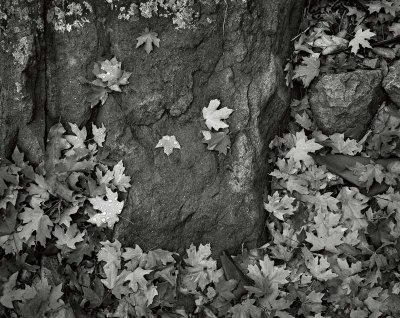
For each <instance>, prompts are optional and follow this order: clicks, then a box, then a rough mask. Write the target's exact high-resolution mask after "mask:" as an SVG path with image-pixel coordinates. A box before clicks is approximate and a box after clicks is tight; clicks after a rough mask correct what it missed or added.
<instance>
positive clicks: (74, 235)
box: [53, 223, 85, 249]
mask: <svg viewBox="0 0 400 318" xmlns="http://www.w3.org/2000/svg"><path fill="white" fill-rule="evenodd" d="M53 235H54V236H55V237H56V238H57V242H56V246H57V247H58V248H59V249H61V248H62V246H63V245H66V246H67V247H69V248H72V249H75V248H76V247H75V244H76V243H78V242H82V241H83V237H84V236H85V233H82V232H80V231H79V230H78V225H77V224H76V223H74V224H72V226H70V227H68V228H67V230H66V231H64V229H63V228H62V227H61V226H59V225H56V227H55V229H54V230H53Z"/></svg>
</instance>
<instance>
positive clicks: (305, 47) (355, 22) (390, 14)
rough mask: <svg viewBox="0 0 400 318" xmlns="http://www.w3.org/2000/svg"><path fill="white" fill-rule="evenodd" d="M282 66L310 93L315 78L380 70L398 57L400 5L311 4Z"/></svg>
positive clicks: (393, 0) (386, 0) (383, 1)
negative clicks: (300, 30) (338, 73)
mask: <svg viewBox="0 0 400 318" xmlns="http://www.w3.org/2000/svg"><path fill="white" fill-rule="evenodd" d="M293 40H294V47H295V50H294V53H293V57H292V59H291V61H290V62H289V63H288V64H287V65H286V68H285V70H286V71H287V76H286V81H287V85H292V80H293V79H296V80H299V81H301V83H302V84H303V86H304V87H308V86H309V85H310V83H311V82H312V80H313V79H314V78H316V77H317V76H318V75H319V74H324V73H335V72H346V71H354V70H355V69H379V68H381V69H383V70H384V71H385V70H386V72H387V64H388V63H390V62H391V61H392V60H393V59H395V58H396V57H399V56H400V44H399V43H400V1H399V0H374V1H363V0H352V1H327V0H324V1H310V3H309V6H308V7H307V9H306V11H305V18H304V20H303V25H302V32H301V33H300V34H299V35H298V36H297V37H296V38H294V39H293Z"/></svg>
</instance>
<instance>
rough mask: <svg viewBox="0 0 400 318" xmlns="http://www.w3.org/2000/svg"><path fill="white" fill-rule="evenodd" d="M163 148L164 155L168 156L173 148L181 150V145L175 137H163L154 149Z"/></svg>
mask: <svg viewBox="0 0 400 318" xmlns="http://www.w3.org/2000/svg"><path fill="white" fill-rule="evenodd" d="M160 147H162V148H164V153H165V154H166V155H167V156H169V155H170V154H171V153H172V151H173V150H174V148H176V149H181V145H180V144H179V142H178V141H177V140H176V138H175V136H163V137H162V138H161V139H160V140H159V141H158V143H157V145H156V148H160Z"/></svg>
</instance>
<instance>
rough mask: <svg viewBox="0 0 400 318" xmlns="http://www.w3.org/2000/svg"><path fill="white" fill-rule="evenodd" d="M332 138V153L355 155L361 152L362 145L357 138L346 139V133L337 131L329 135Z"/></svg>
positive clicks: (330, 143) (330, 144)
mask: <svg viewBox="0 0 400 318" xmlns="http://www.w3.org/2000/svg"><path fill="white" fill-rule="evenodd" d="M329 139H330V140H331V141H330V142H329V146H331V147H332V153H333V154H335V153H341V154H344V155H350V156H354V155H355V154H356V153H359V152H361V150H362V145H360V144H359V143H358V142H357V140H354V139H351V138H347V139H346V140H344V134H339V133H335V134H333V135H330V136H329Z"/></svg>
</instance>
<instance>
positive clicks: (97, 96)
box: [86, 85, 111, 108]
mask: <svg viewBox="0 0 400 318" xmlns="http://www.w3.org/2000/svg"><path fill="white" fill-rule="evenodd" d="M109 92H111V90H109V89H108V88H107V87H106V86H104V87H103V86H97V85H96V86H91V87H90V92H89V93H88V94H87V95H86V101H87V102H88V103H89V104H90V108H93V107H94V106H96V105H97V104H98V103H99V102H101V104H102V105H104V103H105V102H106V101H107V98H108V93H109Z"/></svg>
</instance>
